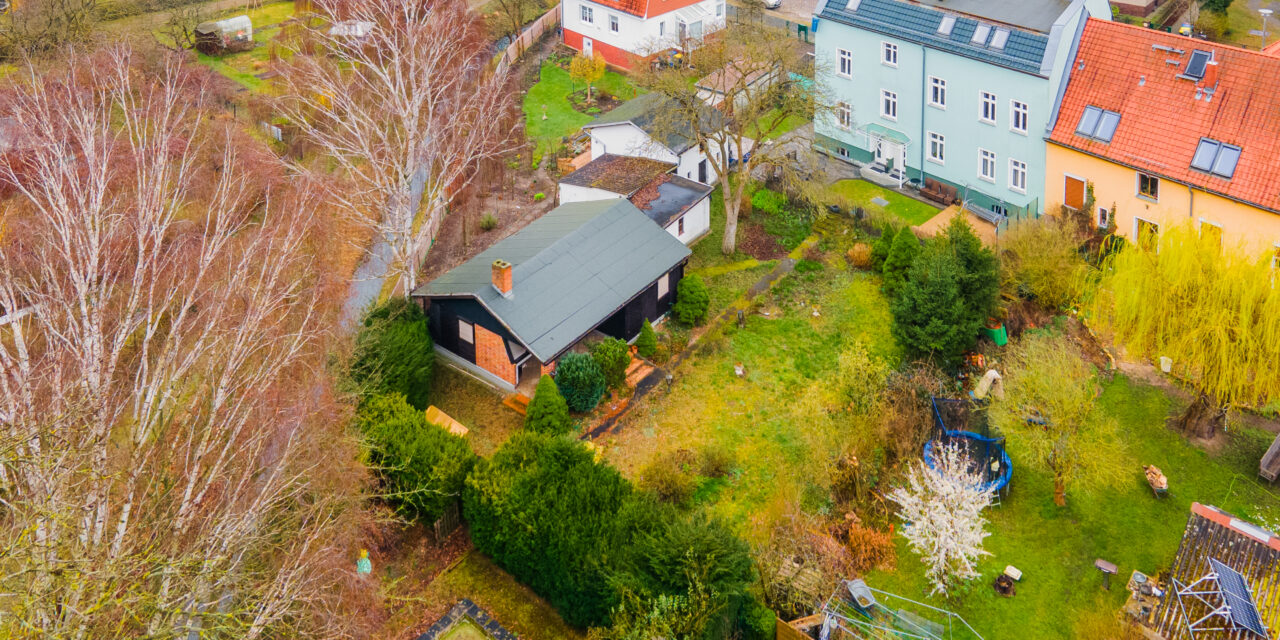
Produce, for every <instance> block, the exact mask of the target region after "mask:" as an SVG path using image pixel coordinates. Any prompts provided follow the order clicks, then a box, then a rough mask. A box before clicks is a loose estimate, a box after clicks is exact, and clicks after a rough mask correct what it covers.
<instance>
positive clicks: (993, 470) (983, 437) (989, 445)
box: [924, 398, 1013, 492]
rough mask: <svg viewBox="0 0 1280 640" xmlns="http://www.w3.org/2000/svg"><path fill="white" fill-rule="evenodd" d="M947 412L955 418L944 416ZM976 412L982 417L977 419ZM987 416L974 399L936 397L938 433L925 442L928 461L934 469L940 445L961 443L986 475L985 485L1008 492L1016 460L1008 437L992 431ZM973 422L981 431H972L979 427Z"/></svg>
mask: <svg viewBox="0 0 1280 640" xmlns="http://www.w3.org/2000/svg"><path fill="white" fill-rule="evenodd" d="M944 414H946V415H947V416H949V417H950V418H951V419H950V420H948V419H946V418H944ZM975 415H978V416H980V418H982V419H980V420H974V419H973V416H975ZM985 417H986V415H985V410H984V407H983V406H982V405H981V404H979V403H976V402H973V401H971V400H961V399H954V398H933V422H934V435H933V439H932V440H929V441H928V442H926V443H924V463H925V464H927V465H929V468H930V469H933V468H935V467H934V465H935V460H934V451H935V450H936V449H937V447H938V446H945V445H956V446H959V447H960V448H962V449H963V450H964V451H965V453H966V454H967V455H968V457H969V460H970V461H971V463H972V464H973V468H974V471H976V472H977V473H978V474H979V475H980V476H981V477H982V485H981V487H982V488H983V489H990V490H993V491H996V492H1004V490H1005V489H1006V488H1007V487H1008V486H1009V480H1010V479H1011V478H1012V476H1013V463H1012V462H1011V461H1010V460H1009V453H1008V452H1007V451H1005V448H1004V438H1003V437H1001V436H996V435H992V434H991V433H990V432H989V429H988V427H987V426H986V420H985ZM961 423H963V425H962V424H961ZM973 423H979V424H980V425H981V427H980V429H981V433H980V432H979V431H975V430H972V428H974V427H977V425H974V424H973ZM951 427H955V428H951Z"/></svg>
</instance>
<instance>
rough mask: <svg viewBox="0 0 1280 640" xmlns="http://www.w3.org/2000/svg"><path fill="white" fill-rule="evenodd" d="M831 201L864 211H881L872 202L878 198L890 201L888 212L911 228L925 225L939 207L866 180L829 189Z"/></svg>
mask: <svg viewBox="0 0 1280 640" xmlns="http://www.w3.org/2000/svg"><path fill="white" fill-rule="evenodd" d="M829 192H830V196H829V198H830V200H831V201H833V202H838V203H841V204H843V205H844V206H860V207H863V208H864V209H873V210H875V209H880V207H879V206H877V205H875V204H872V203H871V200H872V199H874V198H876V197H877V196H878V197H881V198H884V199H885V200H887V201H889V206H888V207H887V208H886V210H887V211H888V212H889V213H892V214H894V215H896V216H898V217H899V218H901V219H902V221H903V222H906V223H907V224H909V225H911V226H916V225H920V224H924V223H925V222H927V221H928V220H929V219H930V218H932V217H934V216H935V215H937V214H938V211H940V209H938V208H937V207H935V206H933V205H931V204H927V203H924V202H921V201H919V200H916V199H915V198H909V197H907V196H904V195H902V194H900V193H897V192H895V191H890V190H888V189H885V188H884V187H881V186H880V185H878V184H875V183H873V182H867V181H866V180H841V181H839V182H837V183H835V184H833V185H831V186H830V187H829Z"/></svg>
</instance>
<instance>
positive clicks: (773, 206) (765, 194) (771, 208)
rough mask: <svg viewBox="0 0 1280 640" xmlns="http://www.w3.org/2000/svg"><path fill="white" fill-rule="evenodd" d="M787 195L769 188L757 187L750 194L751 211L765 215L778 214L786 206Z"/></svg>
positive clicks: (780, 213)
mask: <svg viewBox="0 0 1280 640" xmlns="http://www.w3.org/2000/svg"><path fill="white" fill-rule="evenodd" d="M787 202H788V201H787V196H786V195H784V194H781V193H778V192H777V191H771V190H769V189H758V190H756V192H755V193H753V194H751V211H752V212H756V213H762V214H764V215H766V216H780V215H782V213H783V211H785V210H786V208H787Z"/></svg>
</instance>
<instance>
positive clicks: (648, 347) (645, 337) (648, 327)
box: [636, 319, 658, 359]
mask: <svg viewBox="0 0 1280 640" xmlns="http://www.w3.org/2000/svg"><path fill="white" fill-rule="evenodd" d="M657 351H658V334H657V333H655V332H654V331H653V325H652V324H650V323H649V320H648V319H645V321H644V324H643V325H641V326H640V336H639V337H637V338H636V353H638V354H640V357H641V358H649V359H653V356H654V354H656V353H657Z"/></svg>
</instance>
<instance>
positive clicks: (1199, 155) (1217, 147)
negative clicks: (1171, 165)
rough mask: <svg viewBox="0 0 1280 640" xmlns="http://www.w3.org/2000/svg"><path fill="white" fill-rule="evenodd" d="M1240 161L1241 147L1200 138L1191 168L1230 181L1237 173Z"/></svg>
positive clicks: (1192, 158)
mask: <svg viewBox="0 0 1280 640" xmlns="http://www.w3.org/2000/svg"><path fill="white" fill-rule="evenodd" d="M1239 161H1240V147H1237V146H1235V145H1232V144H1223V143H1221V142H1218V141H1217V140H1214V139H1212V138H1200V144H1199V145H1197V146H1196V154H1195V155H1194V156H1192V157H1191V168H1192V169H1196V170H1199V171H1204V172H1205V173H1212V174H1213V175H1215V176H1218V177H1220V178H1226V179H1228V180H1230V179H1231V176H1233V175H1235V173H1236V163H1237V162H1239Z"/></svg>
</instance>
